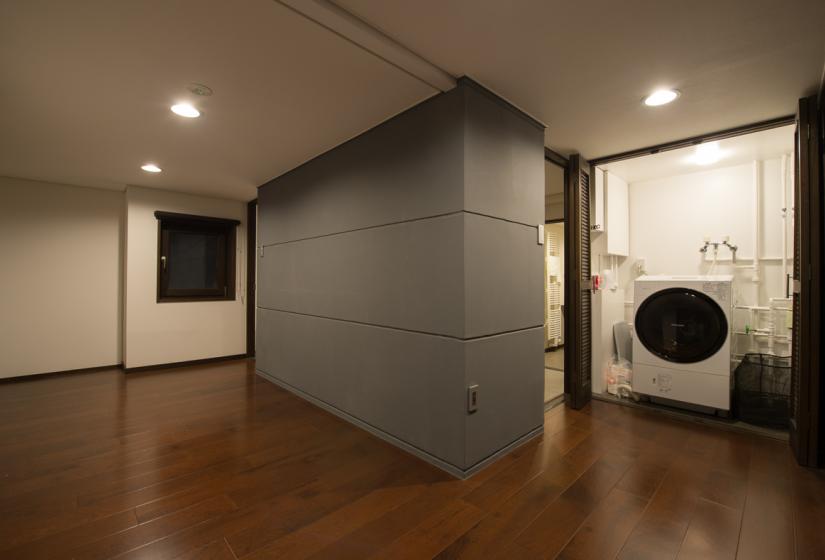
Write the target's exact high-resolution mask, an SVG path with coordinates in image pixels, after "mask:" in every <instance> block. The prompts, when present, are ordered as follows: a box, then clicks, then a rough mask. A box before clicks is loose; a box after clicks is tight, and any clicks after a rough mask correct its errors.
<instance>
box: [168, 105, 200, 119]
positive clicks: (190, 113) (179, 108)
mask: <svg viewBox="0 0 825 560" xmlns="http://www.w3.org/2000/svg"><path fill="white" fill-rule="evenodd" d="M172 112H173V113H175V114H176V115H180V116H181V117H186V118H188V119H194V118H195V117H200V116H201V112H200V111H198V110H197V109H195V108H194V107H192V106H191V105H190V104H189V103H178V104H177V105H172Z"/></svg>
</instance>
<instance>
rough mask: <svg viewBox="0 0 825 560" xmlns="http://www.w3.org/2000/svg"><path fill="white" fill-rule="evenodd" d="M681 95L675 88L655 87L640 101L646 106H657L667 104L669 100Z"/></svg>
mask: <svg viewBox="0 0 825 560" xmlns="http://www.w3.org/2000/svg"><path fill="white" fill-rule="evenodd" d="M679 95H681V94H680V93H679V92H678V91H677V90H675V89H657V90H656V91H654V92H653V93H651V94H650V95H648V96H647V97H645V98H644V99H643V100H642V101H643V102H644V104H645V105H647V106H648V107H658V106H659V105H667V104H668V103H670V102H671V101H675V100H676V98H677V97H679Z"/></svg>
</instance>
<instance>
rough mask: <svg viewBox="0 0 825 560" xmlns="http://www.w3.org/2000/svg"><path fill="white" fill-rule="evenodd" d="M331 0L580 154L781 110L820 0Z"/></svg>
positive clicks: (800, 71)
mask: <svg viewBox="0 0 825 560" xmlns="http://www.w3.org/2000/svg"><path fill="white" fill-rule="evenodd" d="M336 1H337V3H339V4H340V5H342V6H343V7H345V8H346V9H348V10H349V11H351V12H353V13H354V14H356V15H358V16H359V17H361V18H363V19H364V20H366V21H367V22H368V23H370V24H372V25H374V26H376V27H378V28H379V29H381V30H383V31H384V32H385V33H387V34H388V35H390V36H391V37H393V38H395V39H396V40H398V41H399V42H401V43H403V44H404V45H406V46H407V47H408V48H410V49H411V50H413V51H415V52H417V53H418V54H419V55H421V56H423V57H424V58H426V59H427V60H429V61H430V62H432V63H434V64H436V65H437V66H440V67H441V68H443V69H444V70H446V71H447V72H450V73H452V74H454V75H461V74H467V75H469V76H470V77H472V78H474V79H476V80H478V81H479V82H481V83H483V84H484V85H486V86H487V87H489V88H491V89H493V90H494V91H496V92H497V93H499V94H500V95H502V96H504V97H506V98H507V99H509V100H510V101H511V102H512V103H514V104H515V105H517V106H519V107H521V108H523V109H525V110H527V111H528V112H530V113H531V114H532V115H534V116H535V117H537V118H538V119H540V120H542V121H544V122H545V123H547V124H548V126H549V128H548V132H547V137H546V143H547V145H548V146H550V147H552V148H554V149H556V150H558V151H560V152H562V153H569V152H573V151H578V152H579V153H581V154H583V155H584V156H585V157H587V158H596V157H602V156H607V155H609V154H614V153H618V152H622V151H626V150H630V149H636V148H642V147H646V146H651V145H654V144H659V143H662V142H666V141H671V140H676V139H680V138H687V137H691V136H695V135H698V134H704V133H707V132H711V131H717V130H721V129H725V128H731V127H735V126H739V125H743V124H749V123H753V122H757V121H761V120H767V119H770V118H774V117H780V116H784V115H789V114H793V113H794V111H795V104H796V100H797V99H798V98H799V97H801V96H803V95H805V94H808V93H815V92H816V86H817V85H818V83H819V78H820V76H821V74H822V65H823V61H824V60H825V31H823V29H825V27H823V24H825V2H823V1H822V0H793V1H792V2H786V1H782V0H725V1H720V0H690V1H681V2H673V1H671V2H667V1H665V2H663V1H661V0H623V1H616V0H581V1H578V2H572V1H568V2H564V1H561V0H508V1H504V2H502V1H500V0H450V1H444V0H416V1H415V2H408V1H404V0H389V1H388V0H384V1H376V0H336ZM658 87H672V88H677V89H679V90H681V91H682V97H681V98H680V99H679V100H678V101H677V102H675V103H673V104H671V105H668V106H663V107H658V108H649V107H645V106H643V105H642V104H641V103H640V100H641V99H642V97H643V96H645V95H647V94H648V93H650V92H651V91H652V90H653V89H655V88H658Z"/></svg>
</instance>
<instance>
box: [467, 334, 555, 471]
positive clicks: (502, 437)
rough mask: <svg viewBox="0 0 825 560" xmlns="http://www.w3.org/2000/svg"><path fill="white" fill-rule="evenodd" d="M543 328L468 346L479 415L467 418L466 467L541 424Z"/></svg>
mask: <svg viewBox="0 0 825 560" xmlns="http://www.w3.org/2000/svg"><path fill="white" fill-rule="evenodd" d="M543 341H544V328H543V327H539V328H536V329H530V330H526V331H519V332H516V333H510V334H502V335H499V336H494V337H489V338H481V339H478V340H471V341H468V342H465V343H464V344H466V352H465V356H466V376H467V385H468V386H470V385H473V384H478V386H479V406H478V411H477V412H475V413H474V414H470V415H468V416H467V458H466V463H467V465H468V466H469V465H473V464H475V463H477V462H479V461H481V460H483V459H484V458H485V457H487V456H489V455H492V454H493V453H495V452H496V451H498V450H499V449H501V448H502V447H504V446H506V445H507V444H509V443H511V442H513V441H514V440H516V439H518V438H519V437H521V436H523V435H524V434H526V433H528V432H529V431H531V430H534V429H535V428H537V427H539V426H541V425H542V422H543V418H544V351H543V348H544V342H543Z"/></svg>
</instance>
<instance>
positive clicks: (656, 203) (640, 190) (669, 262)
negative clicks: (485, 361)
mask: <svg viewBox="0 0 825 560" xmlns="http://www.w3.org/2000/svg"><path fill="white" fill-rule="evenodd" d="M759 167H760V170H761V176H762V180H761V185H760V199H761V200H760V205H759V206H760V208H759V217H758V219H759V229H760V250H759V253H760V254H759V257H760V259H765V260H763V261H762V262H761V263H760V275H759V276H760V280H761V281H760V282H759V283H754V282H752V278H753V273H752V271H751V270H750V269H744V268H741V266H743V265H751V264H752V262H753V261H752V259H753V256H754V239H753V224H754V217H753V204H754V194H753V168H752V165H751V164H750V163H748V164H744V165H737V166H734V167H725V168H721V169H713V170H710V171H705V172H699V173H691V174H688V175H680V176H675V177H667V178H664V179H654V180H650V181H643V182H639V183H631V185H630V224H631V226H630V257H629V258H628V260H629V261H631V262H632V261H635V260H636V259H639V258H644V259H645V262H646V267H647V272H648V274H708V272H709V271H710V268H711V262H710V251H709V253H708V256H707V257H705V256H703V255H702V254H701V253H699V248H700V247H701V246H702V244H703V238H704V237H705V236H710V238H711V240H713V241H718V240H721V239H722V238H723V237H724V236H730V238H731V242H732V243H734V244H736V245H738V247H739V250H738V252H737V258H738V262H737V263H736V265H739V266H740V267H739V268H737V266H736V265H734V263H732V262H731V260H730V257H729V253H727V252H726V251H720V253H719V255H720V257H721V258H722V259H724V260H720V261H718V263H717V266H716V268H715V270H714V273H715V274H735V275H736V278H735V284H734V288H735V294H736V296H737V299H738V301H739V302H740V303H742V304H744V305H756V304H757V303H758V302H759V301H760V300H761V302H762V303H767V301H768V298H770V297H783V296H784V285H783V279H782V277H781V260H780V257H781V255H782V222H781V219H780V216H781V200H782V191H781V183H780V180H781V177H780V160H779V159H778V158H777V159H771V160H767V161H763V162H760V163H759ZM787 187H788V189H789V190H790V182H788V185H787ZM788 242H789V244H790V242H791V239H790V236H789V239H788ZM789 247H790V245H789ZM711 251H712V250H711ZM788 254H789V255H790V249H789V250H788ZM633 278H634V276H633V275H630V274H629V275H628V276H627V277H626V278H625V280H626V281H627V282H629V284H628V285H626V287H627V288H629V289H628V294H632V289H630V288H632V280H633Z"/></svg>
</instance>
